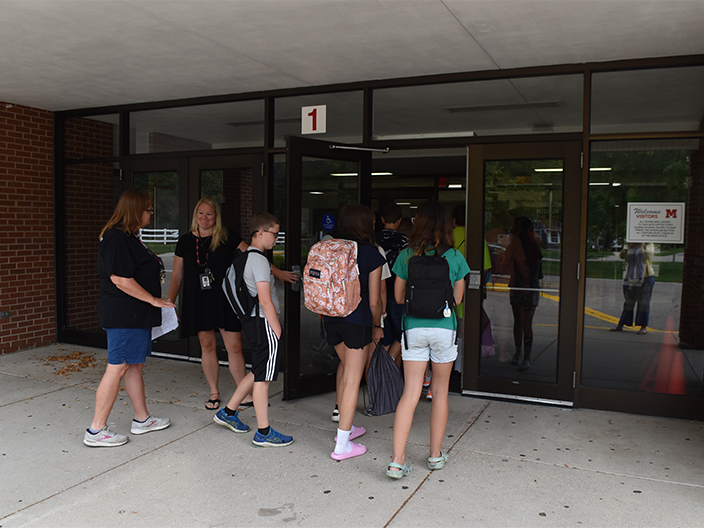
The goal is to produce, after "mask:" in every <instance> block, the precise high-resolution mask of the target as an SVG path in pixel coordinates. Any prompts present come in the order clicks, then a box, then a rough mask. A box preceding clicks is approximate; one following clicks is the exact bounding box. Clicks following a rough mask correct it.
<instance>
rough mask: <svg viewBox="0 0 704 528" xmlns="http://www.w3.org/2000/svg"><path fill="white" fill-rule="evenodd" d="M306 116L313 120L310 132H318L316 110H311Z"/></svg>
mask: <svg viewBox="0 0 704 528" xmlns="http://www.w3.org/2000/svg"><path fill="white" fill-rule="evenodd" d="M308 115H309V116H310V117H312V118H313V129H312V130H318V109H317V108H313V110H312V111H311V112H310V113H309V114H308Z"/></svg>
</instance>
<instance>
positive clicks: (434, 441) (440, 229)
mask: <svg viewBox="0 0 704 528" xmlns="http://www.w3.org/2000/svg"><path fill="white" fill-rule="evenodd" d="M435 255H441V256H442V259H437V258H435V259H434V261H435V262H434V264H435V265H437V266H440V265H442V266H445V264H444V263H442V262H440V263H439V264H438V263H437V261H442V260H443V259H444V260H445V261H446V266H447V268H449V270H448V271H447V272H446V273H447V275H445V276H447V282H448V284H447V285H443V286H442V287H440V288H436V290H445V291H447V293H446V294H445V295H446V296H448V295H449V296H451V298H450V299H448V300H446V301H445V303H443V304H444V308H442V307H441V308H440V309H439V310H438V311H439V315H440V317H416V316H413V315H409V312H410V311H411V310H410V309H409V306H410V305H411V304H412V303H411V302H410V299H411V297H410V296H408V295H407V293H406V290H407V285H408V286H409V288H410V284H409V276H410V275H409V271H410V270H411V267H412V266H417V265H420V263H419V261H418V260H417V258H418V257H423V256H435ZM412 259H414V262H411V260H412ZM434 267H435V266H434ZM447 268H443V270H445V269H447ZM393 271H394V273H395V274H396V283H395V285H394V287H395V292H394V293H395V296H396V302H398V303H399V304H403V303H405V304H406V315H405V316H404V329H405V334H406V337H405V339H406V346H404V348H403V349H402V357H403V371H404V380H405V385H404V391H403V396H402V397H401V400H400V401H399V403H398V407H397V408H396V417H395V419H394V437H393V457H392V461H391V463H390V464H389V465H388V468H387V471H386V475H387V476H388V477H390V478H394V479H399V478H401V477H404V476H406V475H408V474H410V472H411V469H412V466H411V463H410V461H407V460H406V443H407V442H408V435H409V433H410V431H411V425H412V424H413V415H414V413H415V410H416V406H417V405H418V399H419V398H420V395H421V392H422V389H423V378H424V377H425V370H426V367H427V365H428V361H430V362H431V363H432V370H433V376H432V380H431V387H430V389H431V391H432V394H433V398H432V404H431V411H430V454H429V456H428V468H429V469H442V468H443V467H444V466H445V463H446V462H447V460H448V455H447V453H445V452H444V451H442V450H441V448H442V439H443V437H444V436H445V428H446V427H447V416H448V412H449V403H448V392H449V389H450V375H451V374H452V365H453V363H454V361H455V359H456V358H457V346H456V335H457V319H456V315H455V313H454V310H452V307H453V306H456V305H458V304H459V303H461V302H462V298H463V295H464V279H465V277H466V276H467V274H468V273H469V266H467V262H466V260H465V259H464V257H463V256H462V254H461V253H460V252H459V251H457V250H456V249H455V248H454V241H453V238H452V220H451V219H450V215H449V213H448V212H447V211H446V210H445V208H444V207H443V206H442V205H441V204H440V203H439V202H436V201H434V200H428V201H426V202H423V203H422V204H421V205H420V206H419V207H418V210H417V212H416V218H415V224H414V226H413V231H412V232H411V236H410V240H409V243H408V248H406V249H404V250H403V251H402V252H401V254H400V255H399V256H398V258H397V259H396V263H395V264H394V267H393ZM414 276H415V274H414ZM417 291H418V290H417V289H416V290H415V293H416V300H417V299H418V295H417ZM407 299H409V302H406V300H407Z"/></svg>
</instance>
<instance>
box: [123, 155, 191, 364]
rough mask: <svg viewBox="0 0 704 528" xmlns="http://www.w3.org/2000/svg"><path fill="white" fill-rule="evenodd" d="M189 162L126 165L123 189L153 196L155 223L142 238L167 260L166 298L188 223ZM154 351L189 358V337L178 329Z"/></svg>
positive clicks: (154, 344)
mask: <svg viewBox="0 0 704 528" xmlns="http://www.w3.org/2000/svg"><path fill="white" fill-rule="evenodd" d="M186 164H187V160H186V159H183V158H176V159H171V160H147V161H130V162H126V163H125V164H124V165H123V174H124V179H123V188H124V189H130V188H131V189H134V190H136V191H144V192H146V193H148V194H149V195H150V196H151V197H152V202H153V205H154V216H153V218H152V222H151V224H149V225H148V226H147V227H146V228H144V229H142V231H141V233H140V238H141V239H142V241H143V242H144V243H145V244H146V245H147V247H149V249H151V250H152V251H153V252H154V253H156V254H157V255H158V256H159V257H160V258H161V259H162V261H163V262H164V269H165V271H166V276H165V280H164V283H162V285H161V293H162V296H163V297H166V296H167V295H168V292H169V284H170V281H171V273H172V271H173V262H174V249H175V248H176V242H178V237H179V236H180V235H181V234H183V232H184V229H187V225H188V222H187V220H186V215H187V212H186V204H187V197H188V192H187V189H188V183H187V171H186ZM152 350H153V351H155V352H160V353H165V354H167V355H170V356H175V357H180V358H186V357H188V353H189V352H188V343H187V340H179V336H178V329H176V330H174V331H172V332H170V333H168V334H166V335H164V336H162V337H160V338H159V339H157V340H155V341H153V342H152Z"/></svg>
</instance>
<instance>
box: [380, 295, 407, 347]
mask: <svg viewBox="0 0 704 528" xmlns="http://www.w3.org/2000/svg"><path fill="white" fill-rule="evenodd" d="M402 320H403V305H402V304H398V303H397V302H396V301H393V300H391V299H389V300H388V301H387V303H386V319H384V337H383V338H382V340H381V344H382V345H384V346H385V347H388V346H391V345H392V344H393V343H394V342H395V341H398V342H399V343H400V342H401V321H402Z"/></svg>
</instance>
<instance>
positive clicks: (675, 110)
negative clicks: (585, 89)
mask: <svg viewBox="0 0 704 528" xmlns="http://www.w3.org/2000/svg"><path fill="white" fill-rule="evenodd" d="M702 91H704V66H699V67H696V68H663V69H656V70H635V71H619V72H603V73H595V74H594V75H593V76H592V108H591V111H592V116H591V132H592V134H610V133H611V134H612V133H618V132H668V131H686V130H699V125H700V123H701V120H702V115H704V98H702Z"/></svg>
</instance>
